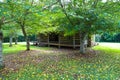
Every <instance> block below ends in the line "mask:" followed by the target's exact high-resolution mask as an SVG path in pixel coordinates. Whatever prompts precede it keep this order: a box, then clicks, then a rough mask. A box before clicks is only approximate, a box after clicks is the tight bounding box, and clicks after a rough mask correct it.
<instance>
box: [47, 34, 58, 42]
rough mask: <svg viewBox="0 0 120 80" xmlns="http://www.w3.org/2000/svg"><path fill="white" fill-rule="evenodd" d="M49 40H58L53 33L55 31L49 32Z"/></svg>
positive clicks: (56, 35)
mask: <svg viewBox="0 0 120 80" xmlns="http://www.w3.org/2000/svg"><path fill="white" fill-rule="evenodd" d="M49 41H50V42H58V34H55V33H51V34H49Z"/></svg>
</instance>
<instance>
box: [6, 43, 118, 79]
mask: <svg viewBox="0 0 120 80" xmlns="http://www.w3.org/2000/svg"><path fill="white" fill-rule="evenodd" d="M5 46H7V45H5ZM18 47H20V49H21V50H24V48H25V46H23V45H19V46H17V47H14V48H18ZM22 47H23V48H22ZM32 49H41V48H37V47H32ZM44 49H45V50H46V49H48V48H43V50H44ZM93 49H94V50H98V51H99V54H97V56H95V57H90V58H86V57H80V58H78V57H74V58H69V57H66V56H64V55H60V56H59V57H60V59H59V61H56V60H53V59H51V58H48V57H47V58H46V59H45V60H44V61H43V62H41V63H39V64H36V65H34V64H32V63H31V64H27V65H26V66H25V67H24V68H22V69H20V70H19V71H17V72H16V73H13V72H11V73H9V74H7V75H6V76H5V77H6V78H5V80H119V79H120V49H113V48H110V47H106V46H96V47H93ZM12 50H13V51H14V49H8V51H7V49H6V52H7V53H8V52H10V53H11V52H12ZM15 50H16V51H20V50H19V49H15ZM4 51H5V50H4ZM50 56H52V55H50ZM39 57H41V56H39ZM53 57H54V56H53Z"/></svg>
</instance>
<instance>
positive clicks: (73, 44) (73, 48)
mask: <svg viewBox="0 0 120 80" xmlns="http://www.w3.org/2000/svg"><path fill="white" fill-rule="evenodd" d="M73 49H75V35H73Z"/></svg>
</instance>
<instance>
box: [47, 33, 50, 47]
mask: <svg viewBox="0 0 120 80" xmlns="http://www.w3.org/2000/svg"><path fill="white" fill-rule="evenodd" d="M47 43H48V47H50V44H49V43H50V40H49V34H48V40H47Z"/></svg>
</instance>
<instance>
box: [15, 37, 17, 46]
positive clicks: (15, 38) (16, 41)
mask: <svg viewBox="0 0 120 80" xmlns="http://www.w3.org/2000/svg"><path fill="white" fill-rule="evenodd" d="M17 42H18V40H17V37H15V45H17Z"/></svg>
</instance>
